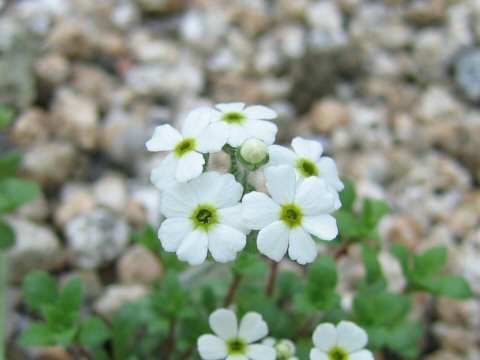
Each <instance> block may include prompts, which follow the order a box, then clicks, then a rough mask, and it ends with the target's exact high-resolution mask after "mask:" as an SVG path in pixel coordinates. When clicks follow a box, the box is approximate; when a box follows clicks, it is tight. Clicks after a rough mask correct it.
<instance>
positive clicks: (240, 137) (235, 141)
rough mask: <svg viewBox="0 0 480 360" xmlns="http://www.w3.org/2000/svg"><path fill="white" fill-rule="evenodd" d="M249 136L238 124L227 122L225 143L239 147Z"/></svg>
mask: <svg viewBox="0 0 480 360" xmlns="http://www.w3.org/2000/svg"><path fill="white" fill-rule="evenodd" d="M248 138H249V134H248V132H247V130H245V129H244V128H243V126H242V125H240V124H228V140H227V144H228V145H230V146H233V147H239V146H240V145H242V144H243V142H244V141H245V140H247V139H248Z"/></svg>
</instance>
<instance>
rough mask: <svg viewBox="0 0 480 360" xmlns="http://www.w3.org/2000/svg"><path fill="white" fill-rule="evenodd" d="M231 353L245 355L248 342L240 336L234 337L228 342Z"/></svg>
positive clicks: (228, 349)
mask: <svg viewBox="0 0 480 360" xmlns="http://www.w3.org/2000/svg"><path fill="white" fill-rule="evenodd" d="M227 351H228V354H229V355H243V354H245V352H246V351H247V343H246V342H245V341H243V340H242V339H240V338H233V339H231V340H229V341H228V342H227Z"/></svg>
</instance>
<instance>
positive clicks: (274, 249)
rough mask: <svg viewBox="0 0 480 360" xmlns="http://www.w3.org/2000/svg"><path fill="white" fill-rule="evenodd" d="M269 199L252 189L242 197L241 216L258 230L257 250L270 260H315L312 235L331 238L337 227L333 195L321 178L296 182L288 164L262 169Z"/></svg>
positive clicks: (300, 261) (315, 253)
mask: <svg viewBox="0 0 480 360" xmlns="http://www.w3.org/2000/svg"><path fill="white" fill-rule="evenodd" d="M265 178H266V185H267V189H268V192H269V193H270V195H271V198H270V197H269V196H267V195H266V194H264V193H261V192H257V191H255V192H251V193H248V194H246V195H245V196H244V198H243V202H242V203H243V217H244V219H245V224H246V226H248V227H249V228H250V229H252V230H260V232H259V233H258V237H257V247H258V250H259V251H260V252H261V253H262V254H264V255H266V256H268V257H269V258H270V259H272V260H275V261H280V260H281V259H282V258H283V257H284V256H285V254H286V252H287V249H288V255H289V256H290V258H291V259H292V260H296V261H297V262H298V263H299V264H302V265H305V264H307V263H311V262H312V261H313V260H315V258H316V256H317V253H318V249H317V246H316V244H315V241H314V240H313V239H312V236H311V235H310V234H312V235H314V236H316V237H318V238H320V239H322V240H332V239H334V238H335V237H336V236H337V233H338V229H337V224H336V221H335V218H334V217H333V216H331V215H330V213H331V212H333V211H334V210H335V195H334V193H332V191H331V190H330V189H329V187H327V185H326V183H325V181H324V180H322V179H319V178H317V177H313V176H312V177H309V178H306V179H304V180H303V181H300V182H297V180H296V176H295V172H294V170H293V169H292V167H290V166H288V165H282V166H273V167H269V168H267V169H265Z"/></svg>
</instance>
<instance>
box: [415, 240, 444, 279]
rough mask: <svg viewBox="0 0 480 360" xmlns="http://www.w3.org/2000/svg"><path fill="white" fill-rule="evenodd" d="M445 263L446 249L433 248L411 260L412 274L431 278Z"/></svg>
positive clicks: (441, 247)
mask: <svg viewBox="0 0 480 360" xmlns="http://www.w3.org/2000/svg"><path fill="white" fill-rule="evenodd" d="M446 262H447V248H446V247H444V246H435V247H432V248H430V249H428V250H427V251H425V252H424V253H423V254H421V255H417V256H415V257H414V258H413V274H415V275H418V276H422V277H423V276H431V275H435V274H436V273H438V272H439V271H440V270H442V268H443V267H444V266H445V263H446Z"/></svg>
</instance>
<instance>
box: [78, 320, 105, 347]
mask: <svg viewBox="0 0 480 360" xmlns="http://www.w3.org/2000/svg"><path fill="white" fill-rule="evenodd" d="M110 336H111V332H110V329H109V327H108V326H107V325H106V324H105V322H104V321H103V320H102V319H100V318H98V317H96V316H92V317H90V318H89V319H87V320H86V321H85V322H84V323H83V324H82V326H81V327H80V331H79V333H78V342H79V343H80V345H83V346H94V345H98V344H101V343H103V342H105V341H106V340H108V339H109V338H110Z"/></svg>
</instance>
